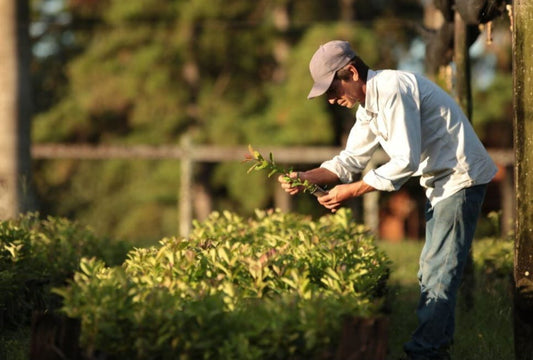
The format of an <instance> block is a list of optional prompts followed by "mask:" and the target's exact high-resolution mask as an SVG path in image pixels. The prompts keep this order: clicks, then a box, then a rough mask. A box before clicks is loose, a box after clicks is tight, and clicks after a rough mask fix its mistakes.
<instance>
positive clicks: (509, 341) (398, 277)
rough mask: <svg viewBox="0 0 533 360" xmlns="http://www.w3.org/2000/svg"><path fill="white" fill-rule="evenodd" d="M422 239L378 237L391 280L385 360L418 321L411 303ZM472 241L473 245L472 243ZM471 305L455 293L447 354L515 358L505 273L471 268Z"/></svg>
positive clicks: (474, 359) (471, 359) (478, 359)
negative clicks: (388, 261)
mask: <svg viewBox="0 0 533 360" xmlns="http://www.w3.org/2000/svg"><path fill="white" fill-rule="evenodd" d="M422 245H423V243H422V242H417V241H405V242H401V243H387V242H380V243H379V246H380V247H381V248H382V249H383V250H384V251H385V252H386V253H387V254H388V255H389V257H390V258H391V260H392V261H393V266H392V274H391V278H390V281H389V285H390V295H391V301H390V331H389V356H388V358H387V359H388V360H396V359H398V358H399V357H400V356H401V355H402V354H403V350H402V346H403V343H404V342H406V341H407V340H408V339H409V337H410V334H411V332H412V331H413V330H414V329H415V327H416V325H417V319H416V315H415V308H416V305H417V302H418V295H419V288H418V282H417V278H416V273H417V271H418V257H419V255H420V251H421V249H422ZM474 246H476V245H475V244H474ZM473 294H474V306H473V308H471V309H468V308H467V306H466V304H465V301H464V299H463V297H462V292H460V294H459V298H458V305H457V311H456V330H455V340H454V345H453V347H452V349H451V354H452V359H459V360H510V359H513V358H514V349H513V321H512V295H511V285H510V280H509V278H502V277H488V276H486V275H483V274H482V273H481V272H480V271H476V275H475V282H474V291H473Z"/></svg>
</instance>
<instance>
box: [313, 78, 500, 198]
mask: <svg viewBox="0 0 533 360" xmlns="http://www.w3.org/2000/svg"><path fill="white" fill-rule="evenodd" d="M379 145H381V147H382V148H383V150H384V151H385V152H386V153H387V155H388V156H389V157H390V160H389V161H388V162H387V163H385V164H383V165H382V166H380V167H378V168H376V169H374V170H371V171H369V172H368V173H367V174H366V175H365V176H364V178H363V181H364V182H366V183H367V184H369V185H371V186H373V187H374V188H376V189H377V190H383V191H395V190H398V189H399V188H400V187H401V186H402V185H403V184H404V183H405V182H406V181H407V180H408V179H409V178H410V177H412V176H420V184H421V185H422V186H423V187H424V188H425V189H426V196H427V198H428V199H429V200H430V202H431V203H432V204H433V205H434V204H436V203H437V202H438V201H440V200H442V199H444V198H446V197H448V196H450V195H452V194H454V193H456V192H457V191H459V190H461V189H463V188H466V187H470V186H473V185H478V184H486V183H488V182H490V181H491V179H492V178H493V177H494V175H495V174H496V171H497V168H496V166H495V165H494V162H493V161H492V159H491V158H490V156H489V155H488V153H487V151H486V150H485V148H484V146H483V145H482V144H481V141H480V140H479V138H478V137H477V135H476V134H475V132H474V129H473V128H472V126H471V124H470V122H469V121H468V119H467V118H466V116H465V115H464V113H463V112H462V110H461V109H460V107H459V106H458V105H457V103H456V102H455V101H454V100H453V99H452V98H451V97H450V96H449V95H448V94H447V93H446V92H445V91H444V90H442V89H441V88H440V87H439V86H437V85H436V84H434V83H433V82H431V81H430V80H428V79H426V78H425V77H423V76H421V75H418V74H413V73H409V72H404V71H399V70H382V71H372V70H369V72H368V77H367V83H366V99H365V104H364V106H359V108H358V109H357V112H356V122H355V125H354V126H353V127H352V129H351V131H350V134H349V136H348V140H347V143H346V148H345V149H344V150H343V151H341V152H340V154H339V155H337V156H335V157H334V158H333V159H331V160H328V161H325V162H324V163H322V165H321V167H323V168H326V169H328V170H330V171H331V172H333V173H335V174H336V175H337V176H338V177H339V179H340V181H341V182H343V183H350V182H353V181H354V180H355V175H356V174H359V173H361V172H362V171H363V170H364V169H365V167H366V165H367V163H368V161H369V160H370V158H371V156H372V154H373V152H374V151H375V150H376V149H377V148H378V146H379Z"/></svg>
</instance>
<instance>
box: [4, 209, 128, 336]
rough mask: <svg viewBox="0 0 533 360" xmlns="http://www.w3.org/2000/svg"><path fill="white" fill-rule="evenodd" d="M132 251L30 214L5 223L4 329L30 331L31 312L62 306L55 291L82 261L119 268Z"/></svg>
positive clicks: (68, 224) (88, 231)
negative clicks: (92, 259) (91, 259)
mask: <svg viewBox="0 0 533 360" xmlns="http://www.w3.org/2000/svg"><path fill="white" fill-rule="evenodd" d="M128 250H129V249H128V246H127V245H126V244H125V243H122V242H110V241H109V239H106V238H102V237H98V236H96V235H95V233H94V232H93V231H92V230H91V229H89V228H87V227H84V226H81V225H79V224H77V223H74V222H71V221H69V220H67V219H65V218H54V217H48V218H46V219H41V218H40V217H39V214H37V213H31V214H26V215H22V216H20V217H19V218H17V219H13V220H6V221H2V222H0V325H1V326H0V328H1V329H3V330H5V329H16V328H18V327H21V326H26V325H27V324H29V321H30V318H31V313H32V311H34V310H43V311H44V310H48V309H54V308H56V307H57V306H59V305H60V302H59V299H58V297H57V296H54V295H53V294H52V293H51V291H50V289H51V288H53V287H57V286H60V285H64V284H65V283H66V280H67V279H68V278H71V277H72V276H73V274H74V272H75V271H76V270H78V269H79V264H80V260H81V259H82V258H83V257H98V258H99V259H102V261H105V262H106V263H107V264H110V265H113V264H120V263H121V262H122V261H123V259H124V258H125V255H126V253H127V251H128Z"/></svg>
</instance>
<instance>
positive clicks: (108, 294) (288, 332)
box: [56, 210, 389, 359]
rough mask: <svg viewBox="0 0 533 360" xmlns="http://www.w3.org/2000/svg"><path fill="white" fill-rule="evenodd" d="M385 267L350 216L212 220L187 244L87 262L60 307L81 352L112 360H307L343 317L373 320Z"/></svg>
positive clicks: (321, 353) (323, 352) (324, 354)
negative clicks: (75, 328)
mask: <svg viewBox="0 0 533 360" xmlns="http://www.w3.org/2000/svg"><path fill="white" fill-rule="evenodd" d="M388 273H389V261H388V259H387V257H386V255H385V254H384V253H383V252H382V251H380V250H379V249H377V248H376V246H375V244H374V242H373V239H372V238H371V237H370V236H369V233H368V232H367V231H366V230H365V228H364V227H362V226H361V225H357V224H355V223H354V222H353V221H352V219H351V214H350V213H349V211H345V210H342V211H340V212H339V213H337V214H336V215H330V216H326V217H322V218H321V219H319V220H317V221H312V220H310V219H308V218H305V217H303V216H301V215H295V214H283V213H281V212H262V211H257V213H256V216H255V217H254V218H252V219H244V218H241V217H239V216H238V215H236V214H234V213H231V212H228V211H226V212H223V213H218V212H215V213H213V214H212V215H211V216H210V218H209V219H208V220H206V221H205V222H203V223H197V224H196V226H195V229H194V231H193V233H192V234H191V236H190V237H189V238H187V239H183V238H181V239H178V238H167V239H164V240H162V241H161V243H160V245H159V246H153V247H150V248H143V249H135V250H132V251H131V252H130V253H129V254H128V259H127V260H126V261H125V262H124V264H123V265H122V267H106V266H104V263H103V262H101V261H98V260H95V259H84V260H82V262H81V271H79V272H77V273H76V274H75V276H74V280H73V281H72V282H71V283H70V285H69V286H68V287H66V288H61V289H57V290H56V292H57V293H58V294H61V295H62V296H63V298H64V304H65V306H64V311H65V313H66V314H67V315H68V316H71V317H75V318H80V319H81V322H82V344H83V346H84V347H85V349H86V351H87V352H89V353H92V352H94V351H96V350H99V351H103V352H104V353H105V354H107V355H109V356H111V358H117V359H124V358H128V359H147V358H158V359H175V358H178V357H179V358H180V359H202V358H203V359H289V358H291V359H312V358H328V354H329V357H331V354H334V353H335V350H336V346H337V345H338V341H339V338H340V328H341V326H342V322H343V319H345V318H346V317H354V316H362V317H369V316H370V317H372V316H378V315H379V314H381V312H382V307H381V306H382V304H383V300H384V298H385V294H386V281H387V278H388Z"/></svg>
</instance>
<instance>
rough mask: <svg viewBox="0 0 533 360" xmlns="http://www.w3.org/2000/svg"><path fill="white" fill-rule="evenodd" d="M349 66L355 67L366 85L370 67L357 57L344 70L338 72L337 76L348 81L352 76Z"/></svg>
mask: <svg viewBox="0 0 533 360" xmlns="http://www.w3.org/2000/svg"><path fill="white" fill-rule="evenodd" d="M348 65H353V67H354V68H355V69H356V70H357V72H358V73H359V77H360V78H361V80H363V81H364V82H365V83H366V78H367V75H368V69H369V68H368V65H367V64H365V62H364V61H363V60H362V59H361V58H360V57H359V56H355V57H354V58H353V59H352V60H350V62H349V63H348V64H346V65H345V66H344V67H343V68H342V69H340V70H338V71H337V73H336V74H335V76H336V77H337V78H339V79H341V80H348V79H349V78H350V77H351V76H352V74H351V73H350V71H349V70H348V69H347V67H348Z"/></svg>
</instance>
